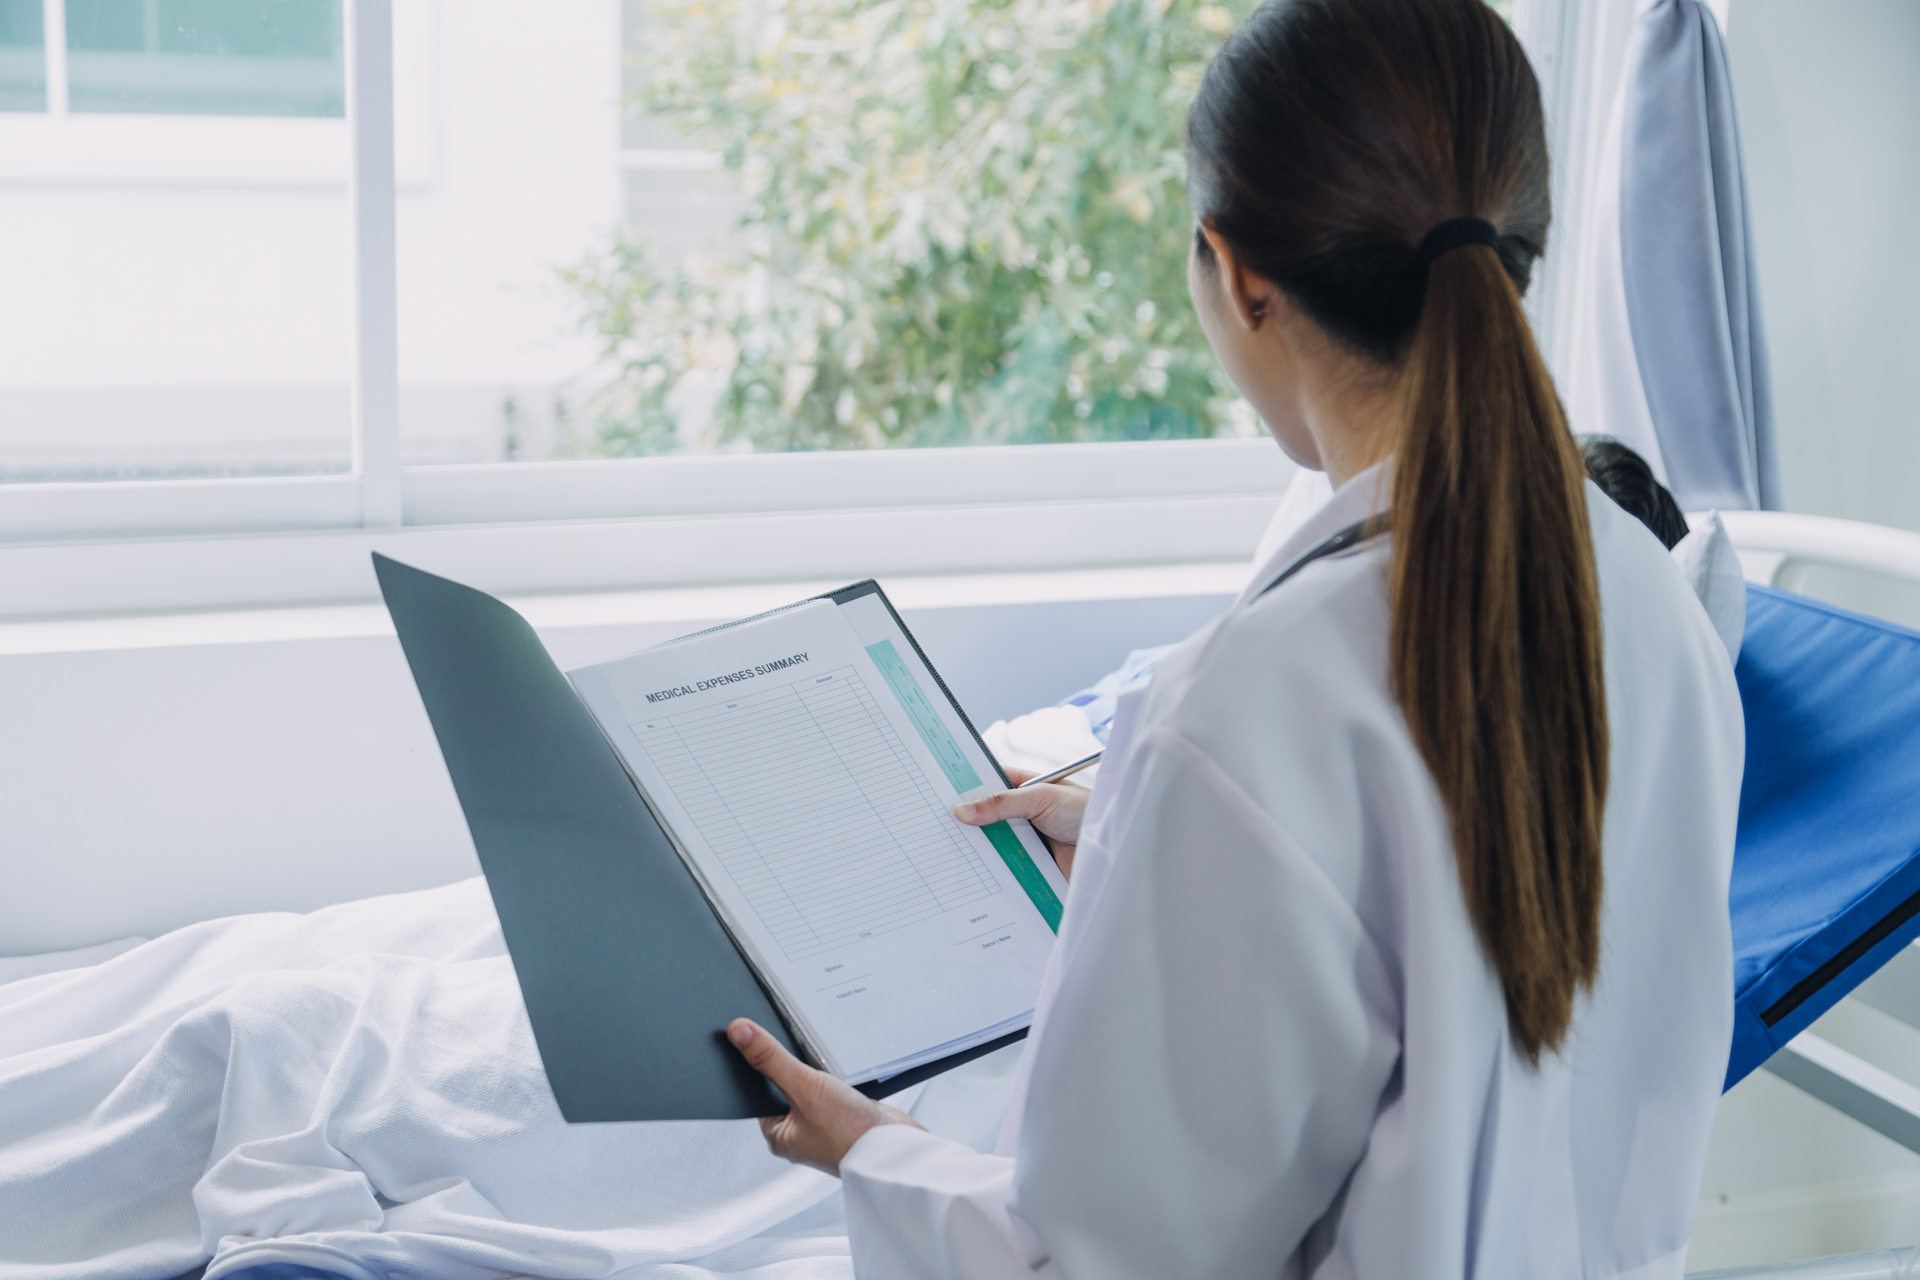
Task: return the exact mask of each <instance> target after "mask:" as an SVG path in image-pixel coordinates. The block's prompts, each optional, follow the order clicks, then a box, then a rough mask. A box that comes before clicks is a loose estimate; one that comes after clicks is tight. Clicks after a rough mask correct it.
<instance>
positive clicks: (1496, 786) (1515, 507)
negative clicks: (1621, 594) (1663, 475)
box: [1187, 0, 1607, 1061]
mask: <svg viewBox="0 0 1920 1280" xmlns="http://www.w3.org/2000/svg"><path fill="white" fill-rule="evenodd" d="M1187 157H1188V169H1189V191H1190V194H1191V196H1192V199H1193V204H1194V212H1195V214H1196V215H1197V216H1199V217H1201V218H1203V219H1206V220H1208V221H1209V222H1210V223H1211V224H1212V225H1213V226H1214V228H1215V229H1216V230H1217V231H1218V232H1219V234H1220V235H1221V236H1223V237H1224V238H1225V240H1226V241H1227V243H1228V244H1230V245H1231V246H1232V247H1233V249H1234V251H1235V252H1236V253H1237V254H1239V255H1240V256H1241V257H1242V258H1243V260H1245V261H1246V263H1247V264H1248V265H1249V266H1250V267H1251V268H1252V269H1253V270H1254V271H1256V272H1257V273H1259V274H1260V275H1261V276H1262V277H1264V278H1266V279H1268V280H1270V281H1272V282H1273V283H1275V284H1276V285H1278V286H1279V287H1280V288H1282V289H1284V290H1285V291H1286V292H1287V293H1288V295H1289V296H1290V297H1292V298H1293V299H1294V300H1295V301H1296V302H1297V303H1298V304H1299V305H1300V306H1301V307H1302V308H1303V309H1304V310H1305V311H1306V312H1307V313H1308V314H1309V315H1310V316H1312V317H1313V318H1314V319H1315V320H1316V321H1317V322H1318V323H1319V324H1320V325H1321V326H1322V327H1323V328H1325V329H1326V330H1327V331H1328V332H1329V333H1330V334H1332V335H1333V336H1334V337H1335V338H1337V339H1339V340H1340V341H1342V342H1343V343H1345V344H1346V345H1348V346H1349V347H1351V348H1352V349H1354V350H1356V351H1357V352H1359V353H1361V354H1363V355H1365V356H1367V357H1369V358H1371V359H1372V360H1374V361H1376V362H1377V363H1379V364H1381V365H1384V366H1389V367H1392V368H1394V369H1396V370H1397V371H1398V374H1399V377H1400V379H1401V385H1402V386H1403V387H1405V389H1406V396H1405V402H1404V413H1403V415H1402V420H1401V427H1400V433H1399V437H1398V440H1397V441H1396V447H1395V464H1394V479H1393V495H1392V508H1391V509H1392V529H1393V557H1392V568H1391V578H1390V584H1389V598H1390V601H1391V608H1392V619H1393V621H1392V629H1393V633H1392V639H1391V649H1390V652H1391V678H1392V681H1393V686H1394V691H1395V694H1396V695H1397V697H1398V698H1399V700H1400V704H1401V708H1402V711H1403V713H1404V714H1405V716H1406V721H1407V727H1408V730H1409V731H1410V733H1411V734H1412V737H1413V741H1414V744H1415V746H1416V747H1417V748H1418V749H1419V751H1420V754H1421V757H1422V758H1423V759H1424V760H1425V761H1426V764H1427V767H1428V769H1429V770H1430V771H1431V772H1432V774H1433V778H1434V781H1435V783H1436V784H1437V785H1438V788H1439V791H1440V796H1441V798H1442V800H1444V801H1445V803H1446V806H1447V811H1448V815H1449V817H1450V819H1451V822H1452V835H1453V848H1454V856H1455V858H1456V861H1457V863H1458V868H1459V873H1460V884H1461V888H1462V891H1463V894H1464V897H1465V900H1466V906H1467V912H1468V914H1469V916H1470V917H1471V919H1472V921H1473V925H1474V928H1475V930H1476V932H1477V933H1478V934H1479V937H1480V940H1481V943H1482V945H1483V946H1484V947H1485V948H1486V952H1487V955H1488V957H1489V958H1490V960H1491V961H1492V964H1493V968H1494V970H1495V972H1496V973H1497V974H1498V975H1499V978H1500V983H1501V987H1502V989H1503V991H1504V993H1505V996H1506V1005H1507V1018H1508V1022H1509V1025H1510V1027H1511V1030H1512V1035H1513V1039H1514V1042H1515V1044H1516V1046H1517V1048H1518V1049H1519V1051H1520V1052H1521V1053H1522V1054H1523V1055H1524V1056H1525V1057H1527V1058H1528V1059H1529V1060H1530V1061H1537V1060H1538V1058H1539V1056H1540V1055H1541V1054H1542V1053H1545V1052H1550V1051H1552V1050H1554V1049H1556V1048H1558V1047H1559V1045H1560V1044H1561V1042H1562V1041H1563V1040H1564V1038H1565V1036H1566V1033H1567V1028H1568V1026H1569V1025H1570V1023H1571V1021H1572V1017H1573V1006H1574V1000H1575V998H1576V996H1577V995H1578V993H1579V992H1580V991H1581V990H1582V989H1584V988H1587V987H1589V986H1591V984H1592V982H1593V978H1594V975H1595V973H1596V972H1597V970H1598V967H1599V960H1600V904H1601V891H1602V885H1601V814H1602V810H1603V808H1604V805H1605V800H1606V789H1607V709H1606V687H1605V673H1604V670H1603V665H1602V654H1601V632H1600V598H1599V586H1598V581H1597V577H1596V574H1595V570H1594V563H1593V548H1592V544H1591V540H1590V538H1589V535H1588V529H1587V511H1586V496H1585V489H1584V484H1583V481H1584V476H1585V471H1584V468H1583V465H1582V462H1581V458H1580V452H1579V449H1578V447H1577V446H1576V444H1575V442H1574V439H1573V436H1572V434H1571V433H1570V432H1569V431H1568V429H1567V424H1566V420H1565V417H1564V415H1563V413H1562V411H1561V408H1560V402H1559V398H1558V396H1557V395H1556V394H1555V392H1554V389H1553V383H1552V381H1551V379H1550V378H1549V377H1548V375H1547V371H1546V368H1545V366H1544V364H1543V363H1542V362H1541V359H1540V354H1539V351H1538V350H1537V349H1536V348H1535V346H1534V342H1533V335H1532V332H1531V330H1530V329H1529V327H1528V324H1527V320H1526V316H1525V313H1524V312H1523V311H1522V310H1521V306H1520V296H1521V293H1522V292H1523V291H1524V290H1525V288H1526V286H1527V282H1528V278H1529V276H1530V273H1531V269H1532V265H1533V262H1534V260H1535V259H1537V258H1538V257H1539V255H1540V254H1541V253H1542V252H1543V251H1544V250H1545V248H1546V232H1547V221H1548V199H1547V160H1546V147H1545V139H1544V130H1543V127H1542V118H1541V111H1540V96H1539V88H1538V86H1537V84H1536V83H1535V81H1534V78H1533V72H1532V69H1531V68H1530V67H1529V66H1528V65H1527V61H1526V57H1525V55H1524V54H1523V53H1522V52H1521V50H1520V46H1519V42H1518V41H1517V40H1515V39H1514V37H1513V34H1512V32H1511V31H1509V30H1508V29H1507V27H1506V24H1505V23H1503V22H1502V21H1501V20H1500V19H1499V18H1498V17H1497V16H1495V15H1494V14H1493V12H1492V11H1491V10H1489V9H1488V8H1487V7H1486V6H1485V5H1484V4H1482V3H1481V2H1480V0H1269V3H1267V4H1266V5H1264V6H1262V8H1261V9H1260V10H1259V11H1258V12H1256V13H1255V14H1254V16H1253V17H1252V18H1251V19H1249V21H1248V22H1247V25H1246V26H1245V27H1244V28H1242V30H1241V31H1240V32H1239V33H1237V34H1236V35H1235V36H1234V37H1233V39H1232V40H1230V41H1229V42H1228V44H1227V46H1226V48H1225V49H1223V50H1222V51H1221V53H1220V56H1219V57H1218V58H1217V59H1216V60H1215V62H1214V64H1213V66H1212V67H1211V68H1209V70H1208V72H1207V76H1206V80H1205V81H1204V82H1203V84H1202V86H1201V91H1200V96H1199V100H1198V101H1197V102H1196V103H1195V105H1194V108H1193V112H1192V114H1191V115H1190V116H1189V119H1188V126H1187ZM1465 216H1471V217H1478V218H1484V219H1486V220H1487V221H1489V222H1491V223H1492V224H1493V225H1494V226H1495V228H1496V229H1497V230H1498V233H1499V244H1498V247H1497V248H1495V247H1492V246H1487V245H1479V244H1467V245H1464V246H1461V247H1458V248H1455V249H1453V250H1452V251H1450V252H1447V253H1444V254H1442V255H1440V256H1438V257H1437V258H1433V259H1431V261H1428V260H1427V259H1425V258H1423V257H1422V256H1421V255H1420V254H1419V253H1418V252H1417V247H1418V245H1419V244H1420V242H1421V239H1422V237H1423V236H1424V234H1425V233H1426V232H1427V231H1428V230H1429V229H1430V228H1432V227H1433V226H1435V225H1437V224H1439V223H1441V222H1444V221H1447V220H1449V219H1454V218H1459V217H1465Z"/></svg>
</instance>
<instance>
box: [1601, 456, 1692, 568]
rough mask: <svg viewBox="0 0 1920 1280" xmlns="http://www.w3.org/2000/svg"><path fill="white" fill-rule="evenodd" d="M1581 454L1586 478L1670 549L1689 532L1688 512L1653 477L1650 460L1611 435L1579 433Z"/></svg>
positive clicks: (1665, 487)
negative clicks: (1585, 465)
mask: <svg viewBox="0 0 1920 1280" xmlns="http://www.w3.org/2000/svg"><path fill="white" fill-rule="evenodd" d="M1575 439H1577V440H1578V441H1579V442H1580V456H1581V457H1583V458H1585V459H1586V462H1587V478H1588V479H1590V480H1592V481H1593V482H1594V483H1595V484H1597V485H1599V486H1600V489H1601V492H1603V493H1605V494H1606V495H1607V496H1608V497H1609V498H1612V499H1613V500H1614V502H1616V503H1618V504H1619V506H1620V509H1621V510H1623V511H1625V512H1626V513H1627V514H1628V515H1630V516H1633V517H1635V518H1636V519H1638V520H1639V521H1640V523H1641V524H1644V525H1645V526H1647V528H1649V529H1651V530H1653V536H1654V537H1656V538H1658V539H1660V541H1661V542H1662V543H1664V544H1666V548H1667V550H1669V551H1671V550H1673V549H1674V547H1675V546H1677V545H1678V544H1679V542H1680V539H1682V538H1684V537H1686V536H1687V517H1686V513H1685V512H1683V511H1681V510H1680V504H1679V503H1677V502H1675V501H1674V500H1673V495H1672V494H1671V493H1668V492H1667V486H1665V485H1663V484H1661V483H1660V482H1659V481H1658V480H1656V479H1654V478H1653V468H1652V467H1650V466H1648V465H1647V460H1646V459H1645V458H1643V457H1641V456H1640V455H1639V454H1637V453H1635V452H1634V451H1633V450H1632V449H1629V448H1628V447H1627V446H1626V445H1624V444H1621V443H1620V442H1619V441H1618V440H1615V439H1614V438H1613V437H1612V436H1576V437H1575Z"/></svg>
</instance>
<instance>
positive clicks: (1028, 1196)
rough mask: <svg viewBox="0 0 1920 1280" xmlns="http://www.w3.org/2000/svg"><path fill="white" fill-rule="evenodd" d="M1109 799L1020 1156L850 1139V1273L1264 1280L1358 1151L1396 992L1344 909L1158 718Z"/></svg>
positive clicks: (1377, 1090) (1240, 795)
mask: <svg viewBox="0 0 1920 1280" xmlns="http://www.w3.org/2000/svg"><path fill="white" fill-rule="evenodd" d="M1120 805H1121V808H1123V809H1124V810H1126V811H1125V812H1120V813H1115V814H1114V815H1112V820H1110V821H1109V822H1107V823H1105V824H1103V828H1104V830H1106V831H1110V832H1113V833H1114V844H1113V848H1112V867H1111V870H1110V871H1109V873H1108V880H1107V883H1106V885H1105V887H1104V888H1103V889H1102V891H1101V893H1100V896H1099V897H1098V899H1097V900H1095V903H1094V906H1093V909H1092V910H1091V911H1090V912H1089V914H1088V915H1087V917H1086V918H1085V919H1083V920H1080V921H1072V919H1071V916H1072V910H1071V907H1070V909H1069V926H1068V931H1067V934H1066V935H1063V938H1062V947H1063V951H1064V952H1065V954H1064V955H1063V956H1062V957H1061V958H1060V960H1059V961H1058V963H1060V964H1061V976H1060V985H1059V988H1058V992H1057V995H1056V997H1055V999H1054V1002H1053V1004H1052V1006H1051V1008H1050V1009H1049V1011H1048V1021H1047V1024H1046V1028H1045V1032H1044V1034H1043V1035H1042V1036H1041V1037H1040V1039H1039V1040H1038V1041H1037V1042H1036V1043H1035V1044H1034V1045H1033V1046H1032V1047H1031V1048H1030V1050H1029V1052H1030V1053H1032V1054H1033V1055H1034V1061H1033V1075H1032V1083H1031V1087H1030V1090H1029V1092H1028V1095H1027V1104H1026V1110H1025V1114H1024V1125H1023V1129H1022V1137H1021V1142H1020V1151H1019V1155H1018V1157H1017V1163H1015V1162H1010V1161H1008V1160H1006V1159H1005V1158H998V1157H991V1156H981V1155H977V1154H975V1153H974V1152H972V1151H969V1150H967V1149H966V1148H964V1147H959V1146H957V1145H956V1144H950V1143H943V1142H941V1141H940V1140H939V1139H936V1138H932V1137H930V1136H927V1135H924V1134H912V1133H905V1134H883V1133H882V1132H881V1131H879V1130H876V1131H874V1132H873V1133H871V1134H868V1135H867V1136H865V1137H863V1138H862V1139H861V1143H860V1144H858V1145H856V1147H855V1149H854V1150H853V1152H851V1153H850V1154H849V1157H848V1160H847V1161H846V1162H844V1163H843V1165H842V1172H843V1175H844V1176H845V1177H846V1182H847V1187H846V1190H847V1205H848V1221H849V1228H850V1231H851V1233H852V1237H853V1240H852V1243H853V1254H854V1261H855V1265H856V1270H857V1271H858V1272H859V1274H861V1275H873V1276H879V1275H889V1276H903V1277H905V1276H914V1277H954V1278H956V1280H958V1278H960V1277H965V1278H967V1280H975V1278H978V1280H985V1278H986V1277H1002V1276H1025V1275H1032V1274H1035V1271H1036V1270H1037V1271H1038V1273H1039V1274H1042V1275H1048V1274H1059V1275H1061V1276H1066V1277H1070V1278H1072V1280H1085V1278H1089V1277H1100V1278H1102V1280H1107V1278H1114V1280H1124V1278H1125V1277H1134V1276H1138V1277H1154V1278H1155V1280H1164V1277H1167V1276H1182V1277H1190V1278H1191V1280H1208V1278H1209V1277H1216V1276H1218V1277H1228V1276H1232V1277H1242V1276H1248V1275H1275V1274H1279V1273H1281V1272H1282V1269H1283V1264H1285V1263H1286V1261H1287V1260H1288V1259H1289V1258H1291V1257H1292V1256H1293V1255H1294V1254H1295V1253H1296V1251H1298V1250H1299V1249H1300V1247H1301V1243H1302V1241H1303V1240H1304V1239H1305V1237H1306V1235H1307V1232H1308V1231H1309V1229H1310V1228H1312V1226H1313V1225H1314V1223H1315V1222H1316V1221H1317V1220H1319V1219H1320V1218H1321V1216H1322V1215H1323V1214H1325V1213H1326V1211H1327V1209H1328V1208H1329V1206H1330V1205H1331V1204H1332V1203H1333V1201H1334V1198H1335V1197H1336V1196H1337V1195H1338V1193H1339V1191H1340V1188H1341V1187H1342V1185H1343V1184H1344V1183H1345V1181H1346V1178H1347V1175H1348V1174H1349V1173H1350V1172H1351V1171H1352V1169H1353V1167H1354V1165H1355V1164H1356V1163H1357V1162H1358V1161H1359V1159H1360V1157H1361V1155H1362V1154H1363V1152H1364V1151H1365V1149H1366V1143H1367V1138H1368V1134H1369V1133H1370V1131H1371V1129H1372V1125H1373V1120H1374V1117H1375V1115H1376V1113H1377V1111H1378V1109H1379V1105H1380V1101H1381V1097H1382V1094H1383V1093H1384V1091H1385V1090H1386V1088H1387V1084H1388V1080H1389V1078H1390V1077H1391V1075H1392V1072H1393V1068H1394V1065H1395V1063H1396V1062H1397V1060H1398V1056H1399V1040H1398V1035H1397V1027H1398V1025H1399V1014H1398V1004H1397V994H1396V992H1397V989H1398V984H1397V983H1396V982H1395V981H1394V979H1393V978H1392V976H1391V973H1390V970H1389V967H1388V965H1387V964H1386V963H1385V961H1384V960H1383V958H1382V954H1381V952H1380V950H1379V949H1378V948H1377V947H1376V945H1375V942H1374V940H1373V939H1372V938H1371V936H1370V935H1369V933H1368V931H1367V930H1366V928H1365V927H1364V926H1363V925H1362V923H1361V921H1360V919H1359V917H1358V915H1357V914H1356V912H1355V911H1354V909H1353V907H1352V905H1351V904H1350V903H1349V902H1348V901H1347V900H1346V899H1345V898H1344V897H1343V896H1342V895H1341V893H1340V892H1339V890H1338V889H1337V888H1336V886H1335V885H1334V883H1333V882H1332V881H1331V880H1330V879H1329V878H1328V876H1327V875H1326V874H1325V872H1324V870H1323V869H1322V868H1321V867H1320V866H1319V865H1318V864H1317V863H1315V862H1314V860H1313V859H1312V858H1311V857H1309V856H1308V855H1307V854H1306V853H1305V852H1304V851H1302V850H1301V849H1300V848H1299V847H1298V846H1297V845H1296V844H1295V843H1294V842H1293V841H1292V840H1291V839H1290V838H1289V837H1288V836H1287V834H1286V832H1285V831H1284V830H1283V829H1282V828H1281V826H1280V825H1279V824H1278V823H1277V822H1276V821H1275V820H1274V818H1273V817H1272V816H1270V815H1268V814H1267V813H1265V812H1263V811H1262V810H1261V809H1260V808H1259V807H1258V806H1257V805H1255V804H1254V802H1253V801H1252V800H1251V799H1249V798H1248V797H1247V795H1246V794H1245V793H1244V792H1243V791H1242V790H1241V789H1240V788H1239V787H1237V786H1236V785H1235V784H1234V783H1233V781H1232V780H1231V779H1230V778H1229V777H1228V776H1227V775H1226V773H1224V772H1223V771H1222V770H1221V769H1220V768H1219V767H1218V766H1217V765H1216V764H1215V763H1214V762H1213V761H1211V760H1209V759H1208V758H1207V757H1206V756H1205V755H1204V754H1203V753H1202V752H1201V751H1200V750H1199V749H1198V748H1196V747H1194V746H1193V745H1192V744H1191V743H1190V742H1188V741H1187V740H1185V739H1184V738H1182V737H1180V736H1178V735H1177V734H1175V733H1173V732H1172V731H1170V730H1168V729H1166V728H1163V727H1156V728H1154V729H1152V730H1150V731H1148V733H1146V734H1144V735H1143V737H1142V740H1141V742H1140V743H1139V745H1138V747H1137V748H1136V755H1135V759H1134V760H1133V761H1131V762H1130V764H1129V768H1128V771H1127V777H1126V779H1125V795H1124V796H1123V797H1122V798H1121V800H1120ZM1056 1269H1057V1271H1056Z"/></svg>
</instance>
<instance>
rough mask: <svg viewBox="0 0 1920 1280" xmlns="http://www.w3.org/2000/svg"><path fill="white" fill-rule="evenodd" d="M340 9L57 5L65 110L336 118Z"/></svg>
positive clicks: (233, 3) (170, 0) (259, 3)
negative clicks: (63, 26)
mask: <svg viewBox="0 0 1920 1280" xmlns="http://www.w3.org/2000/svg"><path fill="white" fill-rule="evenodd" d="M340 4H341V0H66V6H67V8H66V15H67V76H68V81H69V85H70V89H69V93H70V98H71V109H72V110H74V111H108V112H141V113H152V114H162V115H204V116H341V115H344V114H345V111H346V108H345V104H346V73H345V66H346V63H345V57H344V53H343V48H342V40H341V9H340Z"/></svg>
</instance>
